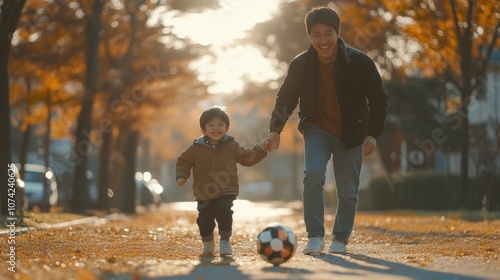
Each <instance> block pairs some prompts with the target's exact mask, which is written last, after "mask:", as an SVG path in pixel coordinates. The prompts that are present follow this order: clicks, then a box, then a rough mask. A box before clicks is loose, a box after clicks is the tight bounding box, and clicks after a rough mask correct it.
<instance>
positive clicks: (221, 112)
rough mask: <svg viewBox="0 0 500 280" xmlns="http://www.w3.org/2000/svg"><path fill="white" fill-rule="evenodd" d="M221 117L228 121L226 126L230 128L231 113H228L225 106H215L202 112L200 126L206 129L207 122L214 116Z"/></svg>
mask: <svg viewBox="0 0 500 280" xmlns="http://www.w3.org/2000/svg"><path fill="white" fill-rule="evenodd" d="M216 117H218V118H220V119H221V120H222V121H223V122H225V123H226V128H229V125H230V122H229V115H228V114H227V113H226V111H225V108H224V107H221V106H213V107H210V108H208V109H206V110H205V111H203V113H201V116H200V127H201V129H203V130H205V126H206V125H207V123H208V122H209V121H211V120H213V119H214V118H216Z"/></svg>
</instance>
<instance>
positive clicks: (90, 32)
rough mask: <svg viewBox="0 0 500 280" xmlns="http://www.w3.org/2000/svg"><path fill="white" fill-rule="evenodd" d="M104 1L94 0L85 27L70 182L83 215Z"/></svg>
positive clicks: (76, 207) (86, 202) (77, 209)
mask: <svg viewBox="0 0 500 280" xmlns="http://www.w3.org/2000/svg"><path fill="white" fill-rule="evenodd" d="M103 6H104V4H103V2H101V1H100V0H95V1H94V4H93V7H92V15H91V16H90V18H89V19H88V25H87V34H86V36H87V70H86V73H85V74H86V77H85V95H84V97H83V102H82V109H81V111H80V115H79V116H78V121H77V127H76V141H75V150H74V151H75V153H76V154H77V155H76V157H77V158H79V159H80V164H78V165H76V167H75V177H74V182H73V198H72V210H73V211H74V212H77V213H82V212H85V210H87V208H88V207H89V205H90V198H89V184H88V180H87V176H86V172H87V165H88V156H89V155H90V153H91V152H92V143H90V140H89V134H90V131H91V116H92V106H93V104H94V95H95V93H96V91H97V87H98V63H99V41H100V36H99V32H100V30H101V14H102V11H103Z"/></svg>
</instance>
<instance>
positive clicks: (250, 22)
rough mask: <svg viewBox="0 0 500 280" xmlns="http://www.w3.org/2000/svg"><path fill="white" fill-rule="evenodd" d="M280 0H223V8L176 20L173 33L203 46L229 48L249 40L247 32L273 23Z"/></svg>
mask: <svg viewBox="0 0 500 280" xmlns="http://www.w3.org/2000/svg"><path fill="white" fill-rule="evenodd" d="M279 2H280V1H279V0H254V1H248V0H246V1H243V0H239V1H236V0H233V1H229V0H220V2H219V4H220V5H221V8H219V9H218V10H208V11H205V12H203V13H189V14H186V15H183V16H179V17H176V18H173V19H172V23H173V26H174V28H173V30H172V31H173V33H175V34H177V35H178V36H179V37H188V38H190V39H191V40H193V41H194V42H196V43H199V44H202V45H226V44H229V43H231V42H233V41H234V40H236V39H241V38H243V37H245V31H247V30H250V29H251V28H252V27H254V26H255V24H257V23H259V22H263V21H266V20H269V19H270V18H271V17H272V16H273V14H274V12H276V10H277V8H278V4H279Z"/></svg>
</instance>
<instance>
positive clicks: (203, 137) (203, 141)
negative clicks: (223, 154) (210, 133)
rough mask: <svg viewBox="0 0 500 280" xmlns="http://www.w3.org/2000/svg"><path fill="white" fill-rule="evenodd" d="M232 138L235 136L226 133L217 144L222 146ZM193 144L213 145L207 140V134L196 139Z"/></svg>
mask: <svg viewBox="0 0 500 280" xmlns="http://www.w3.org/2000/svg"><path fill="white" fill-rule="evenodd" d="M232 139H234V137H233V136H230V135H228V134H226V135H224V138H222V139H221V141H220V142H219V144H217V145H216V146H220V145H222V144H225V143H227V142H228V141H229V140H232ZM193 144H202V145H205V146H213V145H212V144H210V143H209V142H208V141H205V135H202V136H200V137H198V138H196V139H194V141H193Z"/></svg>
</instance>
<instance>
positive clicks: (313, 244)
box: [303, 236, 325, 256]
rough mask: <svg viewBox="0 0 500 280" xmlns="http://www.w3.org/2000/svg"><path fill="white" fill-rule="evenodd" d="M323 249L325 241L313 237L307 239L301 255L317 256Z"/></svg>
mask: <svg viewBox="0 0 500 280" xmlns="http://www.w3.org/2000/svg"><path fill="white" fill-rule="evenodd" d="M324 248H325V241H324V240H323V238H322V237H319V236H315V237H311V238H310V239H309V242H307V245H306V248H305V249H304V251H303V253H304V254H305V255H311V256H318V255H320V254H321V251H323V249H324Z"/></svg>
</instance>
